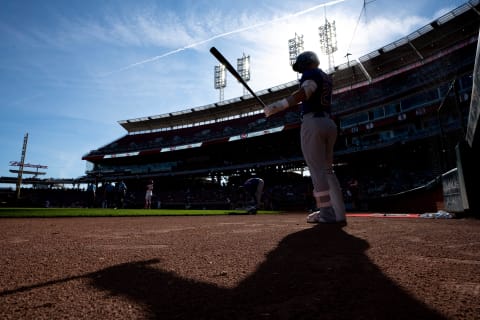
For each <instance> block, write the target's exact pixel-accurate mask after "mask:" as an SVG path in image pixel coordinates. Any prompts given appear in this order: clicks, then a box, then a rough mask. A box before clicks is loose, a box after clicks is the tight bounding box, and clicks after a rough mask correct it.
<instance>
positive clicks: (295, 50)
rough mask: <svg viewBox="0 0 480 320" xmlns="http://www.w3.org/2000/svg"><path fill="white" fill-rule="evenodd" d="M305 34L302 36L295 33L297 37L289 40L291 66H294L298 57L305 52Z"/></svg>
mask: <svg viewBox="0 0 480 320" xmlns="http://www.w3.org/2000/svg"><path fill="white" fill-rule="evenodd" d="M303 50H304V49H303V34H302V35H301V36H300V35H298V34H297V33H296V32H295V37H294V38H292V39H289V40H288V53H289V57H290V66H293V64H294V63H295V61H296V60H297V57H298V55H299V54H300V53H302V52H303Z"/></svg>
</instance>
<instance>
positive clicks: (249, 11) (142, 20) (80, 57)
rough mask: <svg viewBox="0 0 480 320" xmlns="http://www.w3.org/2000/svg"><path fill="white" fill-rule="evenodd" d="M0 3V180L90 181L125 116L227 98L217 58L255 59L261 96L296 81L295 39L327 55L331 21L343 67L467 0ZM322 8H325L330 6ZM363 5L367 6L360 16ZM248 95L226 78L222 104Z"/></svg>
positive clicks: (32, 0) (49, 0)
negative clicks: (26, 168)
mask: <svg viewBox="0 0 480 320" xmlns="http://www.w3.org/2000/svg"><path fill="white" fill-rule="evenodd" d="M366 3H367V4H366V6H365V7H364V1H363V0H344V1H342V0H333V1H328V0H326V1H313V0H312V1H304V0H296V1H293V0H292V1H290V0H286V1H279V0H265V1H263V0H260V1H259V0H256V1H253V0H244V1H231V0H172V1H170V0H164V1H153V0H150V1H146V0H122V1H113V0H103V1H98V0H95V1H94V0H81V1H80V0H42V1H37V0H0V112H1V114H0V115H1V116H0V148H1V152H0V176H15V175H14V174H12V173H10V172H9V169H15V168H14V167H10V166H9V162H10V161H19V160H20V157H21V151H22V143H23V137H24V135H25V133H27V132H28V134H29V141H28V148H27V155H26V159H25V161H26V162H27V163H32V164H42V165H47V166H48V169H47V170H46V171H47V174H46V176H44V177H53V178H75V177H79V176H81V175H83V174H84V172H85V168H86V164H85V161H83V160H81V158H82V156H83V155H84V154H86V153H87V152H88V151H89V150H92V149H96V148H99V147H101V146H103V145H105V144H107V143H109V142H112V141H113V140H115V139H117V138H120V137H121V136H123V135H124V134H126V131H125V130H124V129H123V128H122V127H121V126H120V125H119V124H118V123H117V121H119V120H126V119H131V118H139V117H143V116H150V115H158V114H164V113H168V112H172V111H180V110H185V109H189V108H193V107H199V106H204V105H208V104H210V103H214V102H217V101H218V100H219V92H218V90H215V89H214V81H213V80H214V79H213V70H214V66H215V65H216V64H218V63H217V61H216V60H215V59H214V58H213V56H211V54H210V53H209V51H208V50H209V48H210V47H211V46H216V47H217V48H218V49H219V50H220V51H221V52H222V53H223V54H224V55H225V56H226V57H227V59H229V60H230V61H231V62H232V64H233V65H236V59H237V58H240V57H241V56H242V55H243V54H244V53H245V54H246V55H250V57H251V80H250V82H249V85H250V86H251V87H252V88H253V90H255V91H259V90H263V89H267V88H269V87H272V86H276V85H280V84H283V83H287V82H290V81H292V80H295V79H296V74H295V73H294V72H293V71H291V68H290V65H289V59H288V39H291V38H293V37H294V36H295V33H297V34H301V35H303V36H304V41H305V50H313V51H316V52H317V53H319V55H320V59H321V67H322V66H323V67H325V68H326V67H328V60H327V57H326V56H324V55H322V54H321V53H320V47H319V37H318V27H319V26H320V25H322V24H323V23H324V21H325V15H326V18H327V19H328V20H329V21H333V20H335V24H336V28H337V41H338V51H337V53H336V54H335V56H334V59H335V64H336V65H338V64H342V63H345V62H346V58H345V55H346V53H347V52H348V53H351V54H352V56H350V59H355V58H358V57H360V56H362V55H364V54H367V53H369V52H371V51H373V50H375V49H378V48H380V47H382V46H384V45H386V44H388V43H390V42H392V41H395V40H397V39H399V38H401V37H403V36H406V35H408V34H409V33H411V32H412V31H414V30H416V29H418V28H419V27H422V26H424V25H425V24H427V23H429V22H431V21H432V20H434V19H436V18H438V17H439V16H441V15H443V14H444V13H446V12H448V11H450V10H452V9H454V8H456V7H458V6H460V5H462V4H463V3H465V1H446V0H424V1H418V0H404V1H391V0H375V1H373V0H367V1H366ZM322 4H326V5H325V6H322ZM364 9H365V10H364ZM241 95H243V88H242V87H241V85H240V84H239V83H238V82H236V81H235V80H234V79H233V77H231V76H229V75H227V87H226V89H225V91H224V97H225V99H231V98H235V97H239V96H241Z"/></svg>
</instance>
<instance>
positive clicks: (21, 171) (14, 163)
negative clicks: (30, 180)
mask: <svg viewBox="0 0 480 320" xmlns="http://www.w3.org/2000/svg"><path fill="white" fill-rule="evenodd" d="M27 144H28V133H26V134H25V136H24V137H23V147H22V156H21V158H20V161H10V166H12V167H18V170H10V172H12V173H16V174H17V175H18V178H17V185H16V192H17V199H20V190H21V189H22V179H23V175H24V174H33V177H34V178H36V177H37V176H39V175H43V174H45V173H46V172H41V171H38V169H47V168H48V166H44V165H41V164H31V163H25V156H26V154H27ZM26 167H27V168H35V169H37V170H36V171H25V170H24V168H26Z"/></svg>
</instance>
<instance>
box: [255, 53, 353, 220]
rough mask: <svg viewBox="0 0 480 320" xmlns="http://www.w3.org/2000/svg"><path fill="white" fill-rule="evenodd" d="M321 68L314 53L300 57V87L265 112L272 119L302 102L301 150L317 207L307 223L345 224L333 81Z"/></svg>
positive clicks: (295, 67)
mask: <svg viewBox="0 0 480 320" xmlns="http://www.w3.org/2000/svg"><path fill="white" fill-rule="evenodd" d="M319 65H320V60H319V59H318V57H317V55H316V54H315V53H314V52H312V51H305V52H303V53H301V54H300V55H298V57H297V59H296V61H295V63H294V64H293V66H292V67H293V70H294V71H296V72H299V73H301V74H302V77H301V78H300V88H299V89H298V90H297V91H295V92H294V93H292V94H291V95H290V96H288V97H287V98H284V99H281V100H279V101H276V102H274V103H272V104H269V105H267V106H266V108H265V109H264V112H265V115H266V116H267V117H270V116H271V115H273V114H275V113H277V112H279V111H282V110H284V109H287V108H288V107H290V106H294V105H297V104H298V103H301V117H302V125H301V131H300V140H301V148H302V153H303V157H304V158H305V161H306V163H307V166H308V168H309V170H310V176H311V178H312V184H313V196H314V198H315V204H316V207H317V208H316V210H315V211H314V212H313V213H311V214H310V215H308V217H307V222H309V223H345V222H346V218H345V204H344V202H343V196H342V193H341V189H340V183H339V182H338V179H337V177H336V176H335V173H334V172H333V166H332V164H333V147H334V144H335V140H336V138H337V126H336V124H335V122H334V121H333V120H332V119H331V117H330V111H331V110H330V109H331V100H332V80H331V79H330V77H329V76H328V75H327V74H326V73H325V72H323V71H322V70H321V69H320V68H319Z"/></svg>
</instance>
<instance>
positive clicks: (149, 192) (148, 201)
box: [145, 180, 153, 209]
mask: <svg viewBox="0 0 480 320" xmlns="http://www.w3.org/2000/svg"><path fill="white" fill-rule="evenodd" d="M152 196H153V180H150V181H149V182H148V184H147V191H146V192H145V209H150V208H151V207H152Z"/></svg>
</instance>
